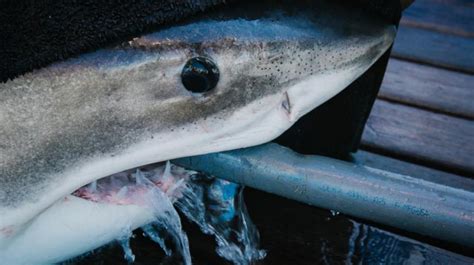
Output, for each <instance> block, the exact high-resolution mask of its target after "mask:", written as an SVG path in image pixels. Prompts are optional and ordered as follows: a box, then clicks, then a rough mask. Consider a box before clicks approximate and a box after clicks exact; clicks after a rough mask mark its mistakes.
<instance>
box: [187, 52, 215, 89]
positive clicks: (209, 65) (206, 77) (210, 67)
mask: <svg viewBox="0 0 474 265" xmlns="http://www.w3.org/2000/svg"><path fill="white" fill-rule="evenodd" d="M181 81H182V82H183V85H184V87H185V88H186V89H187V90H189V91H191V92H194V93H204V92H207V91H209V90H211V89H213V88H215V87H216V85H217V82H218V81H219V69H218V68H217V65H216V64H215V63H214V62H213V61H211V60H210V59H208V58H205V57H194V58H192V59H189V60H188V61H187V62H186V64H185V65H184V67H183V71H182V72H181Z"/></svg>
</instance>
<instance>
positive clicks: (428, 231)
mask: <svg viewBox="0 0 474 265" xmlns="http://www.w3.org/2000/svg"><path fill="white" fill-rule="evenodd" d="M174 163H176V164H178V165H181V166H184V167H187V168H191V169H194V170H197V171H202V172H205V173H208V174H211V175H214V176H216V177H219V178H223V179H226V180H229V181H232V182H237V183H241V184H243V185H246V186H250V187H252V188H255V189H259V190H263V191H266V192H269V193H273V194H277V195H280V196H283V197H286V198H289V199H294V200H297V201H300V202H304V203H307V204H310V205H313V206H317V207H321V208H327V209H333V210H336V211H339V212H342V213H344V214H347V215H351V216H355V217H359V218H362V219H366V220H371V221H374V222H378V223H382V224H386V225H389V226H392V227H396V228H400V229H403V230H407V231H410V232H415V233H419V234H422V235H427V236H430V237H433V238H438V239H442V240H447V241H451V242H456V243H459V244H462V245H466V246H471V247H474V191H472V190H463V189H457V188H454V187H449V186H446V185H440V184H437V183H434V182H429V181H426V180H421V179H416V178H413V177H410V176H404V175H399V174H394V173H391V172H386V171H383V170H378V169H373V168H369V167H364V166H361V165H355V164H351V163H348V162H343V161H339V160H336V159H331V158H327V157H322V156H303V155H300V154H297V153H295V152H293V151H291V150H289V149H287V148H284V147H281V146H279V145H276V144H266V145H263V146H258V147H253V148H247V149H240V150H235V151H230V152H223V153H215V154H209V155H202V156H195V157H188V158H182V159H177V160H175V161H174Z"/></svg>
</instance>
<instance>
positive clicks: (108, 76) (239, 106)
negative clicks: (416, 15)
mask: <svg viewBox="0 0 474 265" xmlns="http://www.w3.org/2000/svg"><path fill="white" fill-rule="evenodd" d="M308 10H309V9H308ZM332 11H334V10H332ZM341 12H342V13H337V12H336V13H334V12H332V13H331V14H323V13H324V12H320V13H317V14H314V13H312V12H310V11H307V12H306V11H305V12H303V11H302V12H299V13H297V14H296V13H294V12H289V11H286V10H282V9H279V8H277V7H275V10H270V11H269V10H266V11H265V12H263V14H262V15H260V16H259V17H258V18H255V17H244V18H242V17H235V16H231V15H223V16H220V17H219V19H211V18H209V17H204V18H195V19H193V20H190V21H186V22H183V23H181V24H178V25H174V26H171V27H168V28H166V29H163V30H161V31H158V32H155V33H151V34H148V35H145V36H141V37H137V38H134V39H131V40H130V41H128V42H125V43H123V44H121V45H118V46H114V47H110V48H106V49H102V50H98V51H96V52H93V53H89V54H85V55H82V56H80V57H77V58H73V59H69V60H66V61H63V62H60V63H56V64H53V65H50V66H48V67H46V68H43V69H40V70H37V71H34V72H31V73H28V74H25V75H23V76H20V77H18V78H16V79H14V80H10V81H8V82H5V83H1V84H0V124H1V125H0V169H1V170H0V174H1V175H0V217H1V218H0V260H3V261H4V262H7V263H8V264H12V265H14V264H51V263H56V262H60V261H62V260H65V259H68V258H71V257H74V256H77V255H80V254H83V253H86V252H88V251H90V250H93V249H95V248H97V247H100V246H102V245H104V244H106V243H108V242H110V241H112V240H114V239H116V238H118V237H120V236H121V233H123V231H124V230H127V229H128V230H127V231H129V230H130V229H135V228H137V227H140V226H142V225H144V224H146V223H147V222H150V221H151V219H152V218H153V217H152V216H151V215H150V213H149V211H148V210H147V209H146V208H143V207H139V206H135V205H106V204H100V203H94V202H91V201H87V200H84V199H82V198H78V197H75V196H73V195H71V194H72V193H73V192H74V191H75V190H77V189H78V188H80V187H82V186H84V185H86V184H88V183H91V182H93V181H94V180H97V179H100V178H103V177H106V176H109V175H111V174H114V173H117V172H121V171H124V170H128V169H131V168H136V167H140V166H144V165H147V164H151V163H156V162H160V161H166V160H170V159H174V158H180V157H187V156H194V155H200V154H206V153H211V152H220V151H226V150H232V149H237V148H244V147H249V146H254V145H258V144H262V143H265V142H268V141H271V140H272V139H274V138H276V137H278V136H279V135H280V134H281V133H283V132H284V131H285V130H287V129H288V128H290V127H291V126H292V124H294V123H295V122H296V121H297V120H298V119H299V118H300V117H301V116H303V115H304V114H306V113H307V112H309V111H311V110H312V109H314V108H315V107H317V106H318V105H320V104H322V103H323V102H325V101H327V100H328V99H330V98H331V97H333V96H334V95H336V94H337V93H339V92H340V91H342V90H343V89H344V88H345V87H347V86H348V85H349V84H350V83H351V82H352V81H354V80H355V79H356V78H357V77H359V76H360V75H361V74H363V73H364V72H365V71H366V70H367V69H368V68H369V67H370V66H371V65H372V64H373V63H374V62H375V61H376V60H377V59H378V58H379V57H380V56H381V55H382V54H383V53H384V52H385V51H386V50H387V49H388V48H389V47H390V46H391V44H392V42H393V39H394V37H395V32H396V30H395V27H394V26H393V25H389V24H385V23H383V22H381V21H379V20H377V19H375V18H370V17H366V16H362V15H361V14H360V13H357V12H345V13H344V12H343V11H341ZM334 17H344V19H343V20H342V21H341V19H336V18H334ZM197 56H200V57H206V58H209V59H210V60H212V61H213V62H215V64H216V65H217V67H218V68H219V71H220V79H219V81H218V83H217V86H216V87H215V88H214V89H213V90H211V91H208V92H205V93H192V92H190V91H188V90H186V89H185V87H184V86H183V84H182V82H181V72H182V69H183V66H184V65H185V63H186V62H187V61H188V60H189V59H190V58H193V57H197Z"/></svg>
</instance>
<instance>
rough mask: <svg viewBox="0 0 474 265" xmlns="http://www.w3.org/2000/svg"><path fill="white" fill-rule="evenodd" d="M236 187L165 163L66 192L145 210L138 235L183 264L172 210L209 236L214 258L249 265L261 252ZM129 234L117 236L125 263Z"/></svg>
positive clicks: (184, 248)
mask: <svg viewBox="0 0 474 265" xmlns="http://www.w3.org/2000/svg"><path fill="white" fill-rule="evenodd" d="M242 189H243V188H242V187H241V186H239V185H237V184H234V183H231V182H228V181H225V180H220V179H215V178H213V177H212V176H207V175H203V174H201V173H198V172H195V171H192V170H187V169H185V168H182V167H179V166H176V165H173V164H171V163H170V162H169V161H168V162H166V163H157V164H153V165H149V166H145V167H140V168H135V169H132V170H127V171H124V172H120V173H116V174H113V175H111V176H108V177H105V178H101V179H99V180H96V181H93V182H91V183H90V184H88V185H85V186H83V187H81V188H79V189H77V190H76V191H74V192H73V193H72V194H71V195H72V196H73V197H75V198H79V199H82V200H87V201H90V202H93V203H98V204H107V205H123V206H126V205H133V206H139V207H144V208H146V209H148V210H149V211H150V212H151V213H152V214H153V218H152V221H151V222H149V223H145V224H144V225H142V226H141V227H140V228H141V230H142V231H143V234H144V235H145V236H147V237H148V238H150V239H151V240H152V241H154V242H156V243H157V244H158V245H159V246H160V247H161V249H162V250H163V251H164V253H165V254H166V255H167V256H171V255H173V254H175V255H179V256H180V258H182V260H183V263H184V264H191V255H190V250H189V243H188V239H187V236H186V234H185V232H184V231H183V229H182V226H181V220H180V216H179V215H178V213H177V211H176V209H178V210H179V211H180V212H181V213H182V215H184V216H185V217H186V218H187V219H189V220H190V221H191V222H193V223H195V224H196V225H197V226H198V227H199V228H200V229H201V231H202V232H203V233H205V234H209V235H213V236H215V239H216V245H217V248H216V252H217V254H218V255H219V256H221V257H222V258H224V259H226V260H228V261H230V262H232V263H234V264H249V263H251V262H252V261H255V260H260V259H263V258H264V257H265V255H266V253H265V251H263V250H259V249H258V243H259V242H258V241H259V235H258V231H257V230H256V229H255V228H254V226H253V224H252V222H251V220H250V218H249V216H248V214H247V211H246V208H245V204H244V202H243V198H242ZM131 236H132V233H131V231H130V229H128V230H127V229H125V231H124V232H123V233H122V234H121V236H120V237H118V238H117V241H118V243H119V244H120V245H121V246H122V248H123V250H124V257H125V259H126V260H127V261H128V262H133V261H134V260H135V256H134V255H133V251H132V249H131V248H130V244H129V238H130V237H131ZM170 244H172V247H169V245H170ZM173 250H174V252H173Z"/></svg>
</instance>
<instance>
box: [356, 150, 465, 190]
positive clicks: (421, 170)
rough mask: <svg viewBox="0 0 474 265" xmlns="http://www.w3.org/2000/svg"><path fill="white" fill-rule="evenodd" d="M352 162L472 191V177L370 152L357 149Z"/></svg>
mask: <svg viewBox="0 0 474 265" xmlns="http://www.w3.org/2000/svg"><path fill="white" fill-rule="evenodd" d="M352 157H353V162H354V163H356V164H359V165H364V166H368V167H372V168H377V169H381V170H385V171H390V172H393V173H397V174H402V175H408V176H411V177H414V178H418V179H424V180H427V181H430V182H434V183H438V184H442V185H446V186H450V187H455V188H458V189H463V190H467V191H472V192H474V181H473V180H472V179H469V178H466V177H461V176H458V175H454V174H450V173H447V172H444V171H440V170H436V169H432V168H429V167H424V166H420V165H417V164H413V163H409V162H405V161H402V160H398V159H394V158H390V157H387V156H383V155H379V154H375V153H372V152H368V151H364V150H359V151H357V153H355V154H353V156H352Z"/></svg>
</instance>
